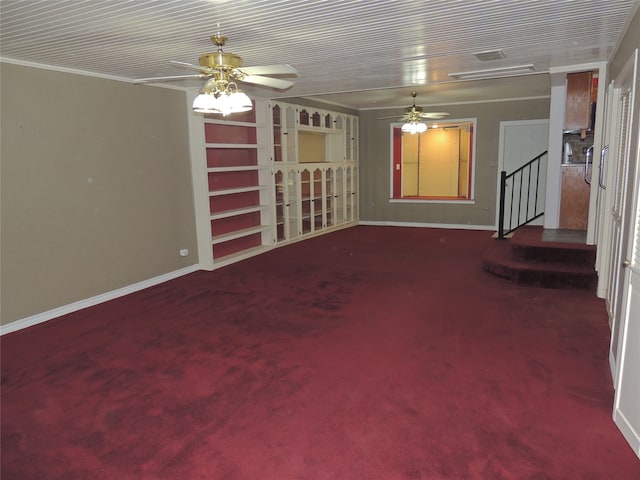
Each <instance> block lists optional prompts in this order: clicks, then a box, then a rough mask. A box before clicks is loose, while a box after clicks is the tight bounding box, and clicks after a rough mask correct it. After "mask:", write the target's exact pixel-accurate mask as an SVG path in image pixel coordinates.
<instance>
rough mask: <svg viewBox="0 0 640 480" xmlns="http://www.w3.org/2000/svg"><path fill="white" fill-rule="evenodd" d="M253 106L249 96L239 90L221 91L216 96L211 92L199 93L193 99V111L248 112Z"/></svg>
mask: <svg viewBox="0 0 640 480" xmlns="http://www.w3.org/2000/svg"><path fill="white" fill-rule="evenodd" d="M252 108H253V104H252V103H251V99H250V98H249V96H248V95H247V94H246V93H244V92H241V91H239V90H238V91H235V92H232V93H222V94H220V95H219V96H218V97H216V96H215V95H213V94H211V93H206V92H204V93H200V95H198V96H197V97H196V98H195V100H194V101H193V111H194V112H197V113H221V114H222V115H229V114H230V113H238V112H248V111H249V110H251V109H252Z"/></svg>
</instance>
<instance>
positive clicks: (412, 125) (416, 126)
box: [402, 122, 427, 134]
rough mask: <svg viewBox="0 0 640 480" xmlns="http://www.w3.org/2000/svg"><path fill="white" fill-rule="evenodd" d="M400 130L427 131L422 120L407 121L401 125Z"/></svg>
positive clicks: (410, 131) (407, 131)
mask: <svg viewBox="0 0 640 480" xmlns="http://www.w3.org/2000/svg"><path fill="white" fill-rule="evenodd" d="M402 131H403V132H404V133H411V134H414V133H422V132H426V131H427V124H426V123H422V122H407V123H405V124H404V125H402Z"/></svg>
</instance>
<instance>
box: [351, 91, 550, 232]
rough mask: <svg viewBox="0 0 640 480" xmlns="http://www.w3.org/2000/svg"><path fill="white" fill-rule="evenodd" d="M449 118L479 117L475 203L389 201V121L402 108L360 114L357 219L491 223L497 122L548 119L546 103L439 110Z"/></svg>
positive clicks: (496, 155)
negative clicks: (387, 118) (358, 214)
mask: <svg viewBox="0 0 640 480" xmlns="http://www.w3.org/2000/svg"><path fill="white" fill-rule="evenodd" d="M438 111H446V112H449V113H450V114H451V116H450V117H449V118H450V119H463V118H477V124H476V126H477V134H476V135H477V136H476V158H475V160H474V162H475V163H474V165H475V170H476V172H475V204H473V205H461V204H460V205H452V204H433V203H422V204H409V203H391V202H389V197H390V180H389V175H390V168H389V161H390V155H391V151H390V135H391V133H390V128H389V124H390V122H389V121H386V120H376V118H378V117H383V116H384V117H388V116H390V115H394V114H398V115H401V114H402V110H400V109H399V110H397V111H393V110H366V111H362V112H360V220H361V221H372V222H416V223H431V224H447V225H471V226H487V227H490V226H493V225H494V224H495V211H496V189H497V176H498V139H499V135H500V122H501V121H505V120H526V119H541V118H549V99H548V98H545V99H536V100H520V101H509V102H493V103H477V104H468V105H445V106H441V105H439V106H438Z"/></svg>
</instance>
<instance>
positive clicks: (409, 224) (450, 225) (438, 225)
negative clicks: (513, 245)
mask: <svg viewBox="0 0 640 480" xmlns="http://www.w3.org/2000/svg"><path fill="white" fill-rule="evenodd" d="M358 225H371V226H374V227H419V228H446V229H451V230H486V231H496V229H497V228H496V226H495V225H469V224H454V223H422V222H394V221H369V220H360V221H359V222H358Z"/></svg>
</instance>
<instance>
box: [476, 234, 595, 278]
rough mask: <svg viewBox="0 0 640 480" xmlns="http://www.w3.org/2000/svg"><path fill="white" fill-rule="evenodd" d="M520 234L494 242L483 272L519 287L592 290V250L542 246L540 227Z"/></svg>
mask: <svg viewBox="0 0 640 480" xmlns="http://www.w3.org/2000/svg"><path fill="white" fill-rule="evenodd" d="M521 230H522V231H520V230H518V231H517V232H515V234H514V236H513V238H511V239H504V240H495V242H494V243H493V244H492V246H491V247H490V248H489V250H487V252H485V255H484V258H483V268H484V270H485V271H487V272H489V273H491V274H493V275H495V276H498V277H501V278H505V279H507V280H509V281H511V282H512V283H517V284H521V285H529V286H537V287H543V288H579V289H588V290H595V288H596V286H597V274H596V272H595V270H594V267H593V265H594V263H595V247H591V246H588V245H580V244H566V243H558V242H542V240H541V238H542V228H541V227H525V228H523V229H521Z"/></svg>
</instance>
